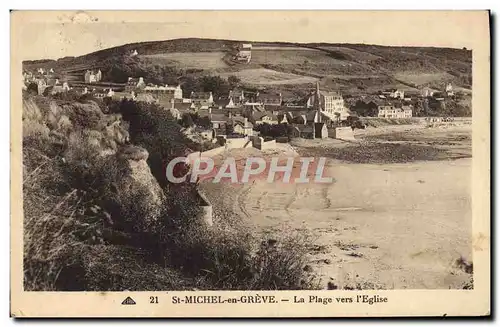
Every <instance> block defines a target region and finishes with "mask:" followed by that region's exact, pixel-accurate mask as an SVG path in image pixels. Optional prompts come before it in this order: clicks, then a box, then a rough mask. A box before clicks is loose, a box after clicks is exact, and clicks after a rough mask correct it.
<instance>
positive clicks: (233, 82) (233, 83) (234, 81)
mask: <svg viewBox="0 0 500 327" xmlns="http://www.w3.org/2000/svg"><path fill="white" fill-rule="evenodd" d="M227 81H228V83H229V86H230V87H231V88H232V89H233V88H235V87H237V86H239V85H240V82H241V79H240V78H239V77H238V76H234V75H231V76H229V77H228V78H227Z"/></svg>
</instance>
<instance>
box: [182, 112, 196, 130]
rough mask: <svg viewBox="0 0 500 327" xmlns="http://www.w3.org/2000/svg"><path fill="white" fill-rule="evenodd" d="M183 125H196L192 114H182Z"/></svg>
mask: <svg viewBox="0 0 500 327" xmlns="http://www.w3.org/2000/svg"><path fill="white" fill-rule="evenodd" d="M181 126H182V127H192V126H194V122H193V118H192V117H191V115H190V114H188V113H185V114H183V115H182V118H181Z"/></svg>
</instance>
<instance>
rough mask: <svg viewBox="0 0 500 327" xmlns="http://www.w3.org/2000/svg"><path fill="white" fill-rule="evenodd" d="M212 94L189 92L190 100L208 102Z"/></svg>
mask: <svg viewBox="0 0 500 327" xmlns="http://www.w3.org/2000/svg"><path fill="white" fill-rule="evenodd" d="M211 95H212V92H191V99H197V100H208V99H209V98H210V96H211Z"/></svg>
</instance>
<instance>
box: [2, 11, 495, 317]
mask: <svg viewBox="0 0 500 327" xmlns="http://www.w3.org/2000/svg"><path fill="white" fill-rule="evenodd" d="M489 15H490V13H489V12H488V11H13V12H11V94H12V98H11V103H12V106H11V117H12V120H11V126H12V127H11V130H12V132H11V167H12V170H11V206H12V211H11V309H10V310H11V315H12V316H13V317H401V316H415V317H417V316H487V315H490V303H491V299H490V285H491V281H490V278H491V276H490V264H491V263H490V251H491V249H490V235H491V234H490V32H489V19H490V17H489Z"/></svg>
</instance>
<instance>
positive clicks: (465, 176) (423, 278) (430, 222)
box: [219, 125, 472, 289]
mask: <svg viewBox="0 0 500 327" xmlns="http://www.w3.org/2000/svg"><path fill="white" fill-rule="evenodd" d="M470 136H471V128H470V126H468V125H460V126H444V127H435V128H425V127H423V126H419V125H416V126H389V127H385V128H372V129H367V130H361V131H357V142H354V144H353V142H342V141H339V140H332V139H328V140H325V141H320V140H303V139H302V140H299V141H298V142H296V143H295V144H293V143H292V144H293V147H294V149H296V150H297V152H298V154H301V155H303V154H309V153H314V154H315V155H316V156H317V155H319V154H321V153H326V154H327V156H328V154H330V156H329V157H330V158H329V160H328V166H327V174H328V176H332V177H333V178H334V182H333V183H331V184H317V183H307V184H285V183H280V182H274V183H267V182H266V181H265V180H256V181H255V182H253V183H248V184H246V185H244V186H239V187H232V186H229V185H227V186H226V187H228V188H230V189H231V190H232V192H229V193H231V194H230V198H231V199H230V200H229V199H228V200H227V201H226V204H228V203H231V202H232V203H233V209H234V211H235V212H236V213H238V214H239V215H240V216H241V217H243V220H244V221H245V222H247V223H248V224H249V226H250V228H253V229H254V230H255V231H257V232H260V233H263V234H267V235H268V236H269V237H270V238H272V237H273V235H276V234H280V233H281V234H282V233H299V234H302V235H307V236H308V238H309V240H310V241H309V247H310V252H309V254H310V259H311V261H310V268H312V270H313V271H314V272H315V273H317V275H318V276H319V278H320V279H321V281H320V286H321V287H322V288H333V289H335V288H339V289H443V288H457V289H460V288H462V287H463V286H464V284H465V283H466V282H467V281H468V280H469V279H470V277H471V275H470V271H466V270H467V269H468V268H465V266H467V265H468V264H470V262H472V258H471V251H472V249H471V227H472V220H471V219H472V218H471V194H470V192H471V191H470V190H471V164H472V159H471V158H470V151H471V144H470V143H471V140H470ZM387 144H389V145H394V144H404V145H406V146H408V147H409V148H408V149H409V150H410V152H411V150H412V148H411V147H412V146H415V147H416V146H419V147H425V151H424V152H422V151H420V150H419V151H417V152H416V153H417V154H416V155H413V157H412V154H411V153H410V154H408V153H406V152H405V153H404V154H403V155H404V156H405V157H402V158H399V159H401V160H399V159H398V158H397V157H395V156H393V157H391V160H389V161H388V162H382V161H380V160H381V159H382V158H383V155H379V154H378V153H377V154H376V155H374V154H373V153H369V152H370V151H377V150H376V149H380V148H381V147H382V146H383V145H387ZM356 146H359V147H361V146H362V147H363V148H361V149H363V151H361V152H360V151H358V150H356V149H354V148H352V147H356ZM431 147H432V148H431ZM349 149H353V150H349ZM374 149H375V150H374ZM417 149H420V148H417ZM430 149H433V150H434V149H440V150H443V151H440V152H436V153H434V152H432V151H428V150H430ZM341 151H347V152H346V153H347V155H344V157H343V159H344V160H338V159H335V156H336V155H338V154H339V153H341ZM360 153H361V154H360ZM389 153H390V152H389ZM429 153H430V154H429ZM349 154H353V155H352V156H349ZM240 155H241V153H240ZM364 155H367V156H368V157H366V158H365V157H363V156H364ZM384 155H385V154H384ZM406 156H407V157H406ZM420 156H423V157H422V158H420ZM468 156H469V157H468ZM332 157H333V158H332ZM346 158H347V160H346ZM367 158H368V159H367ZM394 158H396V159H397V160H394ZM413 159H417V160H413ZM418 159H421V160H418ZM423 159H428V160H423ZM370 160H374V161H375V163H371V162H370ZM399 161H401V162H399ZM367 162H368V163H367ZM219 195H220V194H219ZM463 262H465V263H466V264H465V265H463V264H461V263H463Z"/></svg>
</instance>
